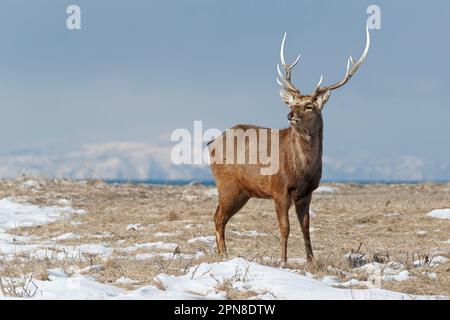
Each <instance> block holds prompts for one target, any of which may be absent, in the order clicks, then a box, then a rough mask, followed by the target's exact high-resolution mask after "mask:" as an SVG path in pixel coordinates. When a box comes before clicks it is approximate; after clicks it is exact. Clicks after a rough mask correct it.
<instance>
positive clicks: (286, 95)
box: [280, 89, 295, 106]
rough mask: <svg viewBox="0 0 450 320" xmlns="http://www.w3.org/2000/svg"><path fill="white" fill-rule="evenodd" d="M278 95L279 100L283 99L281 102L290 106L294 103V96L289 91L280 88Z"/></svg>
mask: <svg viewBox="0 0 450 320" xmlns="http://www.w3.org/2000/svg"><path fill="white" fill-rule="evenodd" d="M280 96H281V100H283V102H284V103H285V104H287V105H289V106H290V105H292V104H293V103H294V100H295V99H294V96H293V95H292V93H290V92H289V91H287V90H285V89H280Z"/></svg>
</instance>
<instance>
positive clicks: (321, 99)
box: [316, 90, 330, 110]
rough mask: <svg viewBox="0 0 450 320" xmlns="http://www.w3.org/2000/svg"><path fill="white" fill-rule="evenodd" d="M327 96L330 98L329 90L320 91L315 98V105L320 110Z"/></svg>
mask: <svg viewBox="0 0 450 320" xmlns="http://www.w3.org/2000/svg"><path fill="white" fill-rule="evenodd" d="M329 98H330V90H327V91H325V92H323V93H321V94H320V95H319V96H317V99H316V102H317V106H318V107H319V108H320V109H321V110H322V109H323V107H324V106H325V104H326V103H327V101H328V99H329Z"/></svg>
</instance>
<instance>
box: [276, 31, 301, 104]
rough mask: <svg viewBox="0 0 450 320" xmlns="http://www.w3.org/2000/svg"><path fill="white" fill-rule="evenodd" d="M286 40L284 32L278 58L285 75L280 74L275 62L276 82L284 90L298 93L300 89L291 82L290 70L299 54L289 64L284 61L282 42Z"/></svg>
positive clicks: (296, 61) (298, 58) (278, 66)
mask: <svg viewBox="0 0 450 320" xmlns="http://www.w3.org/2000/svg"><path fill="white" fill-rule="evenodd" d="M285 41H286V32H285V33H284V37H283V41H282V42H281V49H280V60H281V65H282V66H283V68H284V70H285V75H283V74H282V72H281V70H280V65H279V64H277V71H278V77H277V82H278V84H279V85H280V86H281V87H282V88H283V89H285V90H288V91H290V92H292V93H295V94H298V95H300V90H299V89H297V87H296V86H294V85H293V84H292V82H291V71H292V69H293V68H294V67H295V65H296V64H297V63H298V61H299V60H300V55H298V56H297V58H296V59H295V61H294V62H293V63H291V64H288V63H286V60H285V59H284V43H285Z"/></svg>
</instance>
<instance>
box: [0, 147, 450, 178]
mask: <svg viewBox="0 0 450 320" xmlns="http://www.w3.org/2000/svg"><path fill="white" fill-rule="evenodd" d="M171 148H172V146H154V145H148V144H144V143H129V142H119V143H106V144H98V145H86V146H82V147H80V148H78V149H76V150H73V151H69V152H66V153H61V154H55V153H44V152H42V151H35V150H21V151H15V152H11V153H8V154H4V155H0V177H2V178H6V177H15V176H18V175H22V174H26V175H47V176H50V177H56V178H60V177H68V178H74V179H85V178H99V179H105V180H208V179H211V174H210V170H209V168H208V166H201V165H175V164H173V163H172V161H171V160H170V152H171ZM323 160H324V175H323V178H324V179H325V180H334V181H348V180H350V181H422V180H439V181H448V180H450V164H448V163H438V162H437V161H434V160H432V159H423V158H420V157H414V156H401V157H397V158H382V157H373V156H358V157H355V156H350V155H347V156H346V157H329V156H326V155H325V156H324V159H323Z"/></svg>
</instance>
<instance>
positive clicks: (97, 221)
mask: <svg viewBox="0 0 450 320" xmlns="http://www.w3.org/2000/svg"><path fill="white" fill-rule="evenodd" d="M40 181H41V186H40V188H38V189H27V188H23V187H22V184H23V179H18V180H14V181H12V180H8V181H2V182H1V183H0V198H5V197H15V198H16V199H19V200H23V201H28V202H31V203H33V204H39V205H56V204H57V203H58V200H60V199H68V200H70V201H71V202H72V207H74V208H77V209H78V208H79V209H85V210H87V212H88V213H87V214H84V215H79V216H74V217H73V218H72V219H70V220H61V221H57V222H54V223H50V224H47V225H43V226H39V227H27V228H17V229H15V230H13V231H11V232H12V233H15V234H21V235H34V236H36V237H39V241H42V242H45V241H47V242H48V241H51V239H52V238H53V237H56V236H59V235H61V234H64V233H69V232H71V233H74V234H76V235H79V236H80V238H77V239H68V240H62V241H59V242H58V245H64V246H66V245H70V246H76V245H80V244H85V243H97V244H104V245H108V246H110V247H112V248H114V251H113V253H112V254H110V255H109V256H108V257H107V258H105V257H101V256H98V257H96V256H95V255H92V256H91V258H90V259H81V260H80V261H77V262H74V261H66V262H64V261H56V262H55V261H51V259H49V260H50V261H47V262H46V261H39V259H34V260H33V263H32V264H30V261H29V259H33V258H32V257H30V258H29V259H28V260H27V259H17V260H16V261H15V262H14V263H15V264H16V265H17V266H19V267H18V268H17V270H20V272H22V271H23V272H24V273H22V274H27V272H28V273H30V272H31V273H33V274H34V275H35V276H36V274H37V275H38V277H43V276H39V274H41V273H42V274H45V271H44V270H47V269H48V268H49V267H56V266H57V267H63V268H68V266H69V265H70V264H73V263H75V264H77V265H78V266H79V267H80V268H83V267H86V266H89V265H97V264H100V265H101V268H93V270H92V271H90V272H89V273H90V274H92V275H94V276H96V277H97V279H98V280H99V281H102V282H105V283H114V282H115V281H116V280H117V279H119V278H120V277H124V276H126V277H129V278H132V279H134V280H136V284H133V285H122V286H123V287H127V288H134V287H138V286H142V285H145V284H150V283H152V284H155V285H157V283H156V282H157V280H155V279H154V276H155V275H157V274H158V273H167V274H183V273H185V272H186V271H187V270H188V269H189V268H190V267H192V266H195V265H197V264H199V263H201V262H214V261H220V259H219V258H218V257H216V256H215V254H214V242H211V243H205V242H201V241H197V242H191V243H189V242H188V240H190V239H192V238H195V237H199V236H214V225H213V222H212V216H213V213H214V211H215V207H216V205H217V198H216V197H215V196H213V195H210V193H207V192H206V191H208V190H209V189H208V188H206V187H203V186H197V185H196V186H148V185H133V184H124V185H110V184H105V183H103V182H101V181H86V182H74V181H69V180H48V179H41V180H40ZM332 185H333V186H335V187H337V188H338V191H337V192H333V193H317V194H315V195H314V197H313V202H312V210H313V211H314V212H315V213H316V217H315V218H314V219H313V220H312V224H311V226H312V227H313V231H312V243H313V247H314V249H315V255H316V258H317V261H316V262H315V263H314V264H312V265H309V266H306V265H304V264H301V263H296V262H295V260H294V261H293V262H290V263H289V267H291V268H293V269H297V270H298V271H299V272H302V273H304V272H311V273H313V274H314V275H316V276H318V277H320V276H323V275H330V274H331V275H335V276H337V277H338V278H340V279H342V280H343V281H345V280H348V279H349V278H351V277H355V276H356V277H357V278H358V279H361V280H365V279H366V278H365V277H367V275H365V274H363V273H360V274H356V275H354V274H352V273H355V271H354V270H353V268H354V265H352V263H350V262H349V260H348V259H346V258H345V255H346V254H349V253H350V252H351V251H352V250H354V251H356V250H357V249H358V247H359V246H360V244H361V243H362V245H361V248H360V253H362V254H364V259H367V261H382V260H383V261H397V262H401V263H403V264H404V265H405V266H407V268H408V270H409V271H410V273H411V275H412V276H413V277H414V278H412V279H410V280H408V281H403V282H395V281H386V282H383V283H382V284H381V285H382V287H384V288H388V289H392V290H399V291H405V292H407V293H411V294H441V295H447V296H450V272H449V271H450V263H446V264H443V265H441V266H438V267H434V268H432V272H436V275H437V279H435V280H433V279H430V278H429V277H428V276H427V275H426V274H425V275H423V274H421V272H423V271H424V270H423V269H422V268H421V269H420V271H418V270H419V269H415V268H413V261H414V260H417V259H418V257H425V256H426V255H430V254H433V253H435V252H442V253H441V254H440V255H443V256H447V257H450V255H449V253H450V244H449V243H446V241H447V240H448V239H449V238H450V221H448V220H439V219H431V218H428V217H427V216H426V213H428V212H429V211H431V210H433V209H437V208H450V192H449V189H450V185H448V184H419V185H407V184H404V185H381V184H380V185H357V184H332ZM392 213H400V214H399V215H393V214H392ZM290 218H291V236H290V238H289V249H288V256H289V258H304V257H305V252H304V245H303V238H302V235H301V231H300V227H299V224H298V222H297V221H296V215H295V213H294V212H291V214H290ZM130 224H138V227H137V228H131V229H130V228H127V226H128V225H130ZM249 231H257V232H258V233H260V235H257V236H250V235H249V234H246V233H245V232H249ZM419 231H424V232H421V233H418V232H419ZM158 235H159V236H158ZM158 241H163V242H169V243H175V244H177V245H178V246H179V248H178V249H177V250H176V252H173V250H163V249H160V250H159V249H152V250H149V249H148V248H147V249H146V248H140V249H137V250H135V251H132V252H122V251H121V250H120V249H121V248H125V247H130V246H133V245H135V244H142V243H149V242H158ZM227 247H228V250H229V256H230V257H234V256H242V257H244V258H246V259H248V260H251V261H256V262H259V263H263V264H266V265H271V266H279V256H280V246H279V230H278V224H277V220H276V215H275V211H274V205H273V202H272V201H268V200H258V199H252V200H250V201H249V203H248V204H247V205H246V206H245V207H244V208H243V209H242V210H241V212H239V213H238V214H237V215H236V216H235V217H233V219H232V220H231V221H230V223H229V224H228V226H227ZM158 250H159V251H160V252H165V253H168V252H172V253H173V256H172V258H170V259H167V258H162V257H153V258H150V257H149V258H148V259H143V260H139V259H136V254H139V253H148V252H158ZM199 252H201V253H202V254H203V255H200V254H199ZM196 254H197V255H196ZM195 255H196V256H195ZM35 261H36V262H35ZM9 263H12V262H11V261H10V262H9ZM46 263H47V264H46ZM22 269H23V270H22ZM1 270H2V268H0V275H1V274H2V272H3V271H1ZM430 272H431V270H430ZM218 287H220V288H222V289H223V291H225V292H227V295H228V296H229V297H234V298H239V297H240V296H239V295H242V294H243V293H242V292H241V293H236V292H234V291H233V289H232V287H231V288H230V284H229V283H228V284H227V283H220V284H218ZM244 295H245V296H247V295H248V297H251V296H252V295H253V292H249V293H246V294H244ZM242 298H244V297H243V296H242Z"/></svg>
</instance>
